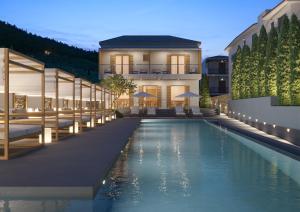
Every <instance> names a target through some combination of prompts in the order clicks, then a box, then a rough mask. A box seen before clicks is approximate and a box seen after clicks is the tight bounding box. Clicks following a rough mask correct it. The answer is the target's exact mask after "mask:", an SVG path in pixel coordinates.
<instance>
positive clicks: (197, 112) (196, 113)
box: [191, 107, 203, 116]
mask: <svg viewBox="0 0 300 212" xmlns="http://www.w3.org/2000/svg"><path fill="white" fill-rule="evenodd" d="M191 110H192V114H193V116H202V115H203V113H201V112H200V108H199V107H191Z"/></svg>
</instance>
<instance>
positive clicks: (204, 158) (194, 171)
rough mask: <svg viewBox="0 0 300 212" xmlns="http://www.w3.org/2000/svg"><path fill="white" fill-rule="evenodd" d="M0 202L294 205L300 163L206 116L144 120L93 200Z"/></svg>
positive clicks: (204, 207) (161, 207)
mask: <svg viewBox="0 0 300 212" xmlns="http://www.w3.org/2000/svg"><path fill="white" fill-rule="evenodd" d="M5 208H8V209H9V210H10V211H41V210H43V211H70V212H71V211H72V212H73V211H85V212H89V211H97V212H98V211H107V212H110V211H113V212H118V211H130V212H135V211H139V212H140V211H151V212H152V211H153V212H160V211H174V212H176V211H184V212H189V211H205V212H206V211H214V212H215V211H243V212H247V211H251V212H252V211H255V212H259V211H263V212H267V211H272V212H277V211H300V162H299V161H298V160H296V159H293V158H291V157H288V156H287V155H284V154H281V153H279V152H276V151H274V150H272V149H270V148H267V147H265V146H262V145H260V144H258V143H256V142H254V141H252V140H249V139H248V138H246V137H243V136H240V135H237V134H235V133H232V132H230V131H227V130H226V129H222V128H220V127H217V126H215V125H212V124H210V123H208V122H206V121H199V120H159V119H156V120H151V119H145V120H143V121H142V123H141V125H140V127H139V128H138V129H137V130H136V131H135V133H134V135H133V136H132V138H131V139H130V142H129V143H128V144H127V146H126V147H125V149H124V150H123V152H122V154H121V155H120V158H119V159H118V160H117V162H116V163H115V165H114V167H113V168H112V169H111V171H110V173H109V175H108V176H107V178H106V183H105V185H104V186H102V188H101V189H100V190H99V192H98V193H97V195H96V197H95V199H94V200H91V201H89V200H78V199H76V200H68V199H64V200H57V199H52V200H47V199H43V200H36V199H32V200H28V199H27V200H19V199H6V200H2V201H0V211H1V209H5ZM4 211H5V210H4Z"/></svg>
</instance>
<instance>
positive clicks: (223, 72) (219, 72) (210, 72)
mask: <svg viewBox="0 0 300 212" xmlns="http://www.w3.org/2000/svg"><path fill="white" fill-rule="evenodd" d="M207 74H208V75H227V74H228V69H225V70H222V69H213V68H208V69H207Z"/></svg>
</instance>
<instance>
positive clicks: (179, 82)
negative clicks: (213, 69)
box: [99, 36, 202, 108]
mask: <svg viewBox="0 0 300 212" xmlns="http://www.w3.org/2000/svg"><path fill="white" fill-rule="evenodd" d="M200 45H201V42H199V41H194V40H188V39H184V38H179V37H174V36H120V37H116V38H112V39H109V40H104V41H101V42H100V49H99V73H100V79H101V78H105V77H107V76H110V75H112V74H122V75H123V76H124V77H125V78H126V79H131V80H133V82H134V83H135V84H136V85H137V90H136V92H141V91H144V92H147V93H149V94H151V95H152V96H153V97H149V98H140V99H137V98H133V97H132V94H131V95H126V94H124V95H122V96H121V97H120V98H119V99H118V102H117V107H119V108H126V107H131V106H147V107H157V108H172V107H174V106H177V105H182V106H184V105H186V104H187V103H188V102H187V101H188V99H187V98H178V97H177V96H178V95H180V94H182V93H184V92H186V91H191V92H193V93H196V94H198V93H199V80H200V79H201V73H202V64H201V60H202V59H201V58H202V56H201V48H200ZM190 105H191V106H198V105H199V99H198V98H191V99H190Z"/></svg>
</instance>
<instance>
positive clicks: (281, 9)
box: [225, 0, 300, 91]
mask: <svg viewBox="0 0 300 212" xmlns="http://www.w3.org/2000/svg"><path fill="white" fill-rule="evenodd" d="M292 14H296V15H297V16H298V18H300V0H284V1H282V2H280V3H279V4H278V5H276V6H275V7H274V8H273V9H270V10H265V11H264V12H263V13H262V14H261V15H260V16H259V17H258V20H257V23H254V24H252V25H251V26H249V27H248V28H247V29H246V30H245V31H243V32H242V33H241V34H240V35H238V36H237V37H236V38H235V39H234V40H233V41H232V42H231V43H230V44H229V45H228V46H227V47H226V49H225V50H226V51H227V52H228V56H229V91H230V88H231V86H230V84H231V71H232V56H233V55H234V54H235V53H236V50H237V48H238V46H241V47H242V46H243V45H244V43H246V44H247V45H248V46H250V47H251V45H252V36H253V34H255V33H257V34H259V31H260V28H261V26H262V25H264V26H265V27H266V30H267V32H269V31H270V29H271V26H272V25H274V26H275V27H278V26H279V25H280V22H281V17H283V16H284V15H288V17H291V15H292Z"/></svg>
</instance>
